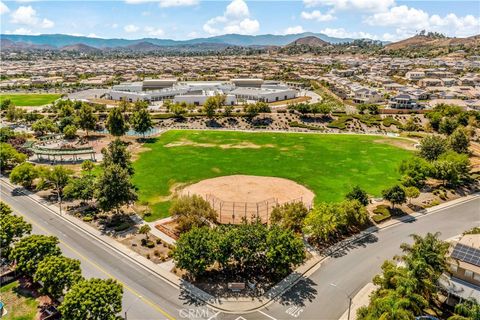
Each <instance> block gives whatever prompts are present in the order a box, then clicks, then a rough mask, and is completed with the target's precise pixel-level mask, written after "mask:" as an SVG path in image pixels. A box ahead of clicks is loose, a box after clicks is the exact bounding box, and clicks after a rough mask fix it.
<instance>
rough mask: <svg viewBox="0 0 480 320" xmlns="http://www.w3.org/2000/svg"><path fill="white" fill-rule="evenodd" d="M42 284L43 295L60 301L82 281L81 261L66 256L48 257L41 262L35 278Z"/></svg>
mask: <svg viewBox="0 0 480 320" xmlns="http://www.w3.org/2000/svg"><path fill="white" fill-rule="evenodd" d="M33 279H34V280H35V281H37V282H38V281H41V282H42V288H41V289H40V290H41V292H42V293H43V294H48V295H51V296H52V297H53V298H55V299H58V298H60V297H62V296H63V295H64V293H65V292H66V291H68V290H69V289H70V288H71V287H72V286H73V285H74V284H75V283H77V282H78V281H80V280H81V279H82V270H81V269H80V261H79V260H75V259H70V258H67V257H64V256H47V257H46V258H45V259H43V260H42V261H40V263H39V264H38V267H37V270H36V272H35V275H34V277H33Z"/></svg>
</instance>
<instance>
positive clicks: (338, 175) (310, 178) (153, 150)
mask: <svg viewBox="0 0 480 320" xmlns="http://www.w3.org/2000/svg"><path fill="white" fill-rule="evenodd" d="M394 139H395V138H382V137H378V136H367V135H344V134H342V135H332V134H297V133H247V132H226V131H182V130H174V131H168V132H166V133H164V134H162V135H161V136H160V137H158V138H156V139H153V140H152V141H150V142H148V143H146V144H145V145H144V146H145V147H146V148H147V149H149V150H148V151H145V152H143V153H141V154H140V157H139V159H138V160H137V161H135V163H134V167H135V175H134V177H133V182H134V183H135V185H136V186H137V187H138V188H139V191H138V192H139V200H140V203H143V204H147V203H148V205H149V206H150V208H151V209H152V216H150V217H146V219H147V220H149V221H153V220H156V219H159V218H162V217H166V216H168V208H169V206H170V202H169V201H168V195H169V194H170V188H171V187H172V186H174V185H176V184H179V183H195V182H198V181H200V180H203V179H208V178H213V177H218V176H224V175H232V174H248V175H258V176H275V177H282V178H287V179H291V180H293V181H296V182H298V183H300V184H302V185H304V186H306V187H307V188H309V189H310V190H312V191H313V192H314V193H315V196H316V197H315V202H316V203H318V202H320V201H327V202H331V201H340V200H342V199H343V198H344V196H345V194H346V193H347V192H348V191H349V190H350V188H351V187H352V186H353V185H356V184H358V185H359V186H361V187H362V188H364V189H365V190H367V191H368V193H369V194H372V195H374V196H379V195H380V194H381V191H382V190H383V189H385V188H386V187H389V186H391V185H394V184H395V183H396V182H397V181H398V179H399V178H400V174H399V173H398V170H397V169H398V165H399V163H400V161H401V160H402V159H406V158H408V157H409V156H410V155H411V152H410V151H407V150H405V149H401V148H399V147H396V146H393V145H392V144H390V142H392V141H393V140H394ZM380 140H381V141H382V142H380ZM399 140H400V139H399ZM386 142H388V143H386ZM397 142H398V141H397ZM240 147H242V148H240Z"/></svg>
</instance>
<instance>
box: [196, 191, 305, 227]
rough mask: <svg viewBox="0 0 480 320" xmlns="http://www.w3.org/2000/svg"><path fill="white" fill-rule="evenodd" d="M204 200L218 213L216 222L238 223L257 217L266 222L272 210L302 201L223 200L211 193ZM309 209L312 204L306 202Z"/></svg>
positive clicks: (275, 199) (272, 199) (270, 199)
mask: <svg viewBox="0 0 480 320" xmlns="http://www.w3.org/2000/svg"><path fill="white" fill-rule="evenodd" d="M204 198H205V200H206V201H207V202H208V203H210V205H211V206H212V208H213V209H214V210H215V211H216V212H217V214H218V222H220V223H222V224H239V223H242V222H243V221H253V220H256V219H259V220H260V221H261V222H262V223H268V221H269V220H270V214H271V212H272V210H273V209H274V208H275V207H276V206H278V205H283V204H286V203H295V202H303V198H302V197H300V198H297V199H292V200H289V201H285V202H279V201H278V199H277V198H269V199H265V200H263V201H259V202H241V201H224V200H222V199H220V198H218V197H217V196H214V195H212V194H206V195H205V196H204ZM306 206H307V208H308V209H311V207H312V204H311V203H309V204H306Z"/></svg>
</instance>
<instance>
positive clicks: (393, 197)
mask: <svg viewBox="0 0 480 320" xmlns="http://www.w3.org/2000/svg"><path fill="white" fill-rule="evenodd" d="M382 196H383V198H385V200H387V201H390V203H391V204H392V209H393V208H395V205H396V204H402V203H405V202H406V200H407V196H406V194H405V190H404V189H403V188H402V187H401V186H399V185H395V186H393V187H391V188H388V189H385V190H383V191H382Z"/></svg>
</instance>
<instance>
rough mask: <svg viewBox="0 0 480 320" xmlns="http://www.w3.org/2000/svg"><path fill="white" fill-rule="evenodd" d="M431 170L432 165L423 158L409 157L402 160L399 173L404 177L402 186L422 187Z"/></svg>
mask: <svg viewBox="0 0 480 320" xmlns="http://www.w3.org/2000/svg"><path fill="white" fill-rule="evenodd" d="M432 170H433V169H432V164H431V163H430V162H428V161H427V160H425V159H424V158H420V157H411V158H409V159H406V160H403V161H402V162H401V164H400V173H402V174H403V175H405V176H404V178H403V182H402V184H403V185H405V186H416V187H422V186H423V185H424V184H425V180H426V179H427V178H428V177H429V176H430V175H431V173H432Z"/></svg>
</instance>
